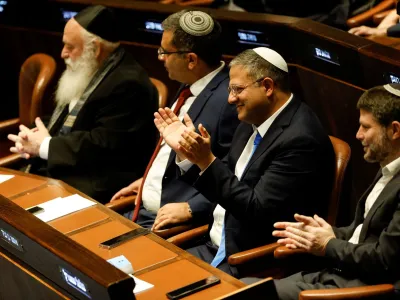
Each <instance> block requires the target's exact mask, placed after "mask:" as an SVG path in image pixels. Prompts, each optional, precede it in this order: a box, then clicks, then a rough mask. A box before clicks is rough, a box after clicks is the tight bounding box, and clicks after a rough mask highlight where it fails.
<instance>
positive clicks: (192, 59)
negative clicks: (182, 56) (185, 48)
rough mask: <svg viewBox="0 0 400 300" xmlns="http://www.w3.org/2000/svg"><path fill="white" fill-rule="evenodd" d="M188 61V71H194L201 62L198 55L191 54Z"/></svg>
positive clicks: (188, 55)
mask: <svg viewBox="0 0 400 300" xmlns="http://www.w3.org/2000/svg"><path fill="white" fill-rule="evenodd" d="M187 60H188V69H189V70H193V69H194V68H195V67H196V66H197V64H198V62H199V57H198V56H197V54H196V53H193V52H190V53H188V54H187Z"/></svg>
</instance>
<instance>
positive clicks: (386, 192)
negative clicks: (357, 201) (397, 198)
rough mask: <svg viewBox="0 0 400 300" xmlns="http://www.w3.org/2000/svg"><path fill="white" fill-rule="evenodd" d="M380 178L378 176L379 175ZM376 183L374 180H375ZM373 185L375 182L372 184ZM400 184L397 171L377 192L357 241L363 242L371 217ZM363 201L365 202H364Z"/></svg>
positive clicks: (399, 176)
mask: <svg viewBox="0 0 400 300" xmlns="http://www.w3.org/2000/svg"><path fill="white" fill-rule="evenodd" d="M379 178H380V177H379ZM375 183H376V182H375ZM374 185H375V184H374ZM399 185H400V173H397V174H396V175H395V176H394V177H393V178H392V180H390V181H389V182H388V184H387V185H386V186H385V187H384V188H383V190H382V192H381V193H380V194H379V196H378V198H377V199H376V200H375V202H374V204H373V205H372V207H371V209H370V210H369V212H368V215H367V217H366V218H365V220H364V224H363V227H362V230H361V233H360V238H359V242H360V243H361V242H363V241H364V240H365V238H366V236H367V232H368V228H369V225H370V224H371V219H372V217H373V216H374V215H375V213H376V211H377V210H378V208H379V207H380V206H382V204H384V203H385V201H387V200H388V199H391V196H390V194H391V193H393V191H397V190H398V188H397V187H398V186H399ZM364 203H365V202H364Z"/></svg>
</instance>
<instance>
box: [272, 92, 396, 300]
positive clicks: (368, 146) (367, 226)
mask: <svg viewBox="0 0 400 300" xmlns="http://www.w3.org/2000/svg"><path fill="white" fill-rule="evenodd" d="M357 107H358V109H360V128H359V129H358V132H357V135H356V137H357V139H358V140H360V142H361V143H362V145H363V146H364V152H365V154H364V159H365V160H366V161H368V162H378V163H379V164H380V166H381V169H380V170H379V172H378V174H377V176H376V177H375V179H374V181H373V183H372V184H371V186H370V187H369V188H368V189H367V191H366V192H365V193H364V195H363V196H361V199H360V201H359V202H358V205H357V209H356V214H355V218H354V221H353V222H352V223H351V225H350V226H348V227H340V228H335V227H332V226H330V225H329V224H328V223H326V221H325V220H324V219H322V218H320V217H319V216H318V215H314V217H306V216H304V215H297V214H296V215H295V219H296V221H297V222H278V223H276V224H275V227H276V228H278V229H282V230H281V231H274V232H273V235H274V236H276V237H279V238H280V240H278V242H279V243H281V244H283V245H286V246H287V247H289V248H294V249H295V248H301V249H305V250H307V252H310V253H312V254H314V255H317V256H322V257H323V258H321V266H322V268H321V269H323V268H324V267H325V268H326V269H323V270H322V271H320V272H301V273H297V274H294V275H292V276H290V277H287V278H285V279H282V280H279V281H276V282H275V285H276V287H277V291H278V294H279V297H280V299H298V294H299V293H300V292H301V291H302V290H309V289H325V288H338V287H339V288H342V287H355V286H363V285H374V284H379V283H393V284H395V287H396V288H397V289H398V288H399V286H400V273H399V270H398V266H399V263H400V254H399V253H400V239H399V236H400V226H399V224H400V208H399V203H400V174H399V170H400V85H399V84H391V85H385V86H379V87H375V88H372V89H370V90H368V91H366V92H365V93H364V94H363V95H362V96H361V98H360V100H359V101H358V104H357Z"/></svg>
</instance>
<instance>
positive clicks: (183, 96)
mask: <svg viewBox="0 0 400 300" xmlns="http://www.w3.org/2000/svg"><path fill="white" fill-rule="evenodd" d="M190 96H192V93H191V91H190V89H189V87H185V88H183V89H182V90H181V92H180V94H179V97H178V99H177V100H176V105H175V108H174V113H175V114H176V115H177V116H178V115H179V111H180V109H181V107H182V106H183V104H185V101H186V100H187V99H188V98H189V97H190ZM162 140H163V138H162V137H160V139H159V140H158V143H157V146H156V148H155V150H154V152H153V155H152V156H151V159H150V162H149V164H148V165H147V168H146V171H145V172H144V175H143V180H142V184H141V186H140V189H139V193H138V195H137V197H136V206H135V210H134V212H133V217H132V221H133V222H135V221H136V220H137V218H138V216H139V209H140V205H141V203H142V190H143V186H144V183H145V181H146V177H147V174H148V173H149V171H150V168H151V166H152V165H153V162H154V160H155V159H156V157H157V155H158V152H159V151H160V149H161V142H162Z"/></svg>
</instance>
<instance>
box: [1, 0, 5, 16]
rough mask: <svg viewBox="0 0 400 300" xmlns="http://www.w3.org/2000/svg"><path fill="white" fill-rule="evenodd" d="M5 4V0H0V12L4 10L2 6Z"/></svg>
mask: <svg viewBox="0 0 400 300" xmlns="http://www.w3.org/2000/svg"><path fill="white" fill-rule="evenodd" d="M6 5H7V1H6V0H0V13H1V12H3V11H4V8H5V7H6Z"/></svg>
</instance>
